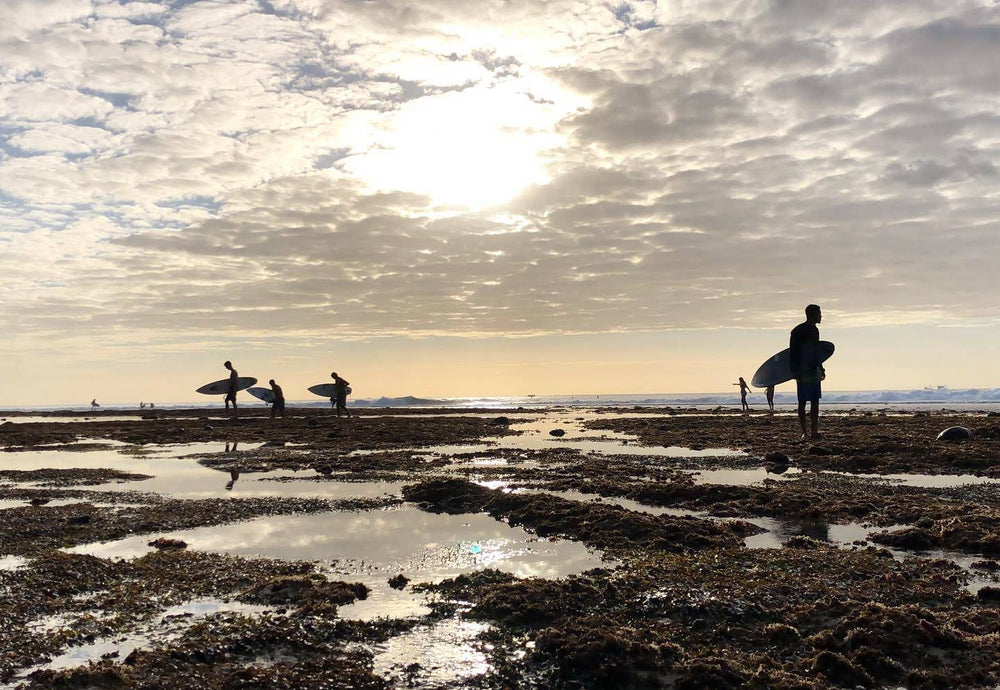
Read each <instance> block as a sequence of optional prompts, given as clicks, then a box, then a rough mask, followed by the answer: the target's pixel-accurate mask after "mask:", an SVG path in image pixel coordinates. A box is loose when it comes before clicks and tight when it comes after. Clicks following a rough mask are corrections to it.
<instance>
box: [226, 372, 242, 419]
mask: <svg viewBox="0 0 1000 690" xmlns="http://www.w3.org/2000/svg"><path fill="white" fill-rule="evenodd" d="M222 366H224V367H225V368H226V369H229V388H228V389H227V390H226V411H227V412H228V411H229V403H232V404H233V419H239V417H240V412H239V410H238V409H236V391H237V390H238V388H237V387H238V386H239V382H240V381H239V379H240V375H239V374H237V373H236V369H235V368H234V367H233V363H232V362H230V361H229V360H228V359H227V360H226V361H225V363H224V364H223V365H222Z"/></svg>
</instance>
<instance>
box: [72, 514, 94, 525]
mask: <svg viewBox="0 0 1000 690" xmlns="http://www.w3.org/2000/svg"><path fill="white" fill-rule="evenodd" d="M90 520H91V517H90V516H89V515H70V516H69V517H68V518H66V524H68V525H89V524H90Z"/></svg>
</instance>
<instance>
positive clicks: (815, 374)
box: [788, 304, 826, 440]
mask: <svg viewBox="0 0 1000 690" xmlns="http://www.w3.org/2000/svg"><path fill="white" fill-rule="evenodd" d="M822 320H823V313H822V312H821V311H820V308H819V307H818V306H817V305H815V304H810V305H809V306H808V307H806V320H805V321H803V322H802V323H800V324H799V325H798V326H796V327H795V328H793V329H792V333H791V335H790V336H789V339H788V362H789V366H790V367H791V370H792V373H793V374H795V385H796V388H797V391H798V398H799V426H801V427H802V439H803V440H806V439H808V438H810V437H811V438H819V399H820V398H821V397H823V392H822V386H821V385H820V382H821V381H822V380H823V379H824V378H826V372H825V371H823V366H822V365H821V364H820V363H819V362H818V361H817V359H818V357H819V352H818V344H819V328H817V327H816V324H818V323H819V322H820V321H822ZM807 402H808V403H809V419H810V422H811V424H810V427H811V432H812V433H811V434H810V429H807V428H806V403H807Z"/></svg>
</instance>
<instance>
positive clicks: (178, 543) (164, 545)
mask: <svg viewBox="0 0 1000 690" xmlns="http://www.w3.org/2000/svg"><path fill="white" fill-rule="evenodd" d="M149 545H150V546H152V547H153V548H156V549H160V550H161V551H163V550H165V549H186V548H187V542H186V541H184V540H183V539H168V538H166V537H160V538H159V539H154V540H153V541H151V542H149Z"/></svg>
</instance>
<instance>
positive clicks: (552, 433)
mask: <svg viewBox="0 0 1000 690" xmlns="http://www.w3.org/2000/svg"><path fill="white" fill-rule="evenodd" d="M565 435H566V432H565V431H564V430H562V429H553V430H552V431H550V432H549V436H555V437H557V438H558V437H560V436H565Z"/></svg>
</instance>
